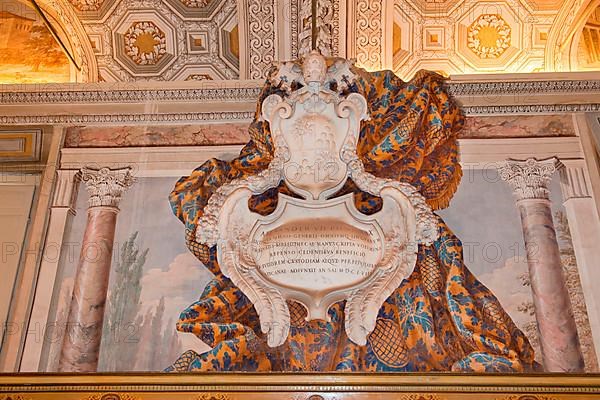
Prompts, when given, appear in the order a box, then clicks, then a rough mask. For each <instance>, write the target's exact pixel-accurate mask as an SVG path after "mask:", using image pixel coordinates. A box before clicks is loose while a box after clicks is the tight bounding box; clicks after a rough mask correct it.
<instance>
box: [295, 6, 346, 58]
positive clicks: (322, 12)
mask: <svg viewBox="0 0 600 400" xmlns="http://www.w3.org/2000/svg"><path fill="white" fill-rule="evenodd" d="M298 1H299V5H300V6H299V8H298V9H297V12H298V15H297V16H295V17H294V19H295V21H296V23H297V26H298V40H297V42H296V46H297V47H296V49H294V48H293V47H292V54H293V55H294V57H300V56H304V55H306V54H308V53H309V52H310V50H311V44H312V43H311V41H312V40H311V33H312V32H311V31H312V24H311V17H312V7H311V0H298ZM339 11H340V4H339V0H323V1H320V2H319V4H318V14H317V31H318V37H317V47H318V49H319V51H320V52H321V54H323V55H325V56H337V55H338V54H339V36H340V15H339ZM292 43H294V42H292ZM294 50H295V51H294Z"/></svg>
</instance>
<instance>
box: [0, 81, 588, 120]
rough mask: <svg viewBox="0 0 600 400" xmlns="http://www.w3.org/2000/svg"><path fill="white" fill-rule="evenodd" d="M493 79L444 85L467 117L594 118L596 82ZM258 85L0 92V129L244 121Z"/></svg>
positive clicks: (225, 83) (65, 87) (43, 88)
mask: <svg viewBox="0 0 600 400" xmlns="http://www.w3.org/2000/svg"><path fill="white" fill-rule="evenodd" d="M528 77H529V78H530V79H527V78H528ZM534 77H536V78H537V80H534V79H533V78H534ZM477 78H479V79H477ZM500 78H502V77H501V76H497V75H496V76H483V77H477V76H470V77H459V78H454V79H450V80H449V81H448V82H447V83H446V85H447V87H448V90H449V92H450V93H452V94H453V95H454V96H455V97H456V99H457V100H458V101H459V102H460V103H461V104H462V106H463V109H464V111H465V113H466V114H467V115H478V116H479V115H516V114H528V115H529V114H555V113H582V112H597V111H600V79H585V78H588V74H580V73H573V74H564V75H562V76H560V77H558V76H557V77H554V76H551V77H547V79H543V80H542V79H539V77H538V76H537V75H535V74H531V75H529V74H525V75H520V76H518V77H515V76H514V75H511V76H509V77H507V79H506V80H499V79H500ZM559 78H560V79H559ZM262 84H263V83H262V81H257V80H245V81H222V82H217V81H215V82H211V83H210V84H200V85H198V84H193V83H191V84H190V83H189V82H188V83H185V84H182V83H178V82H174V83H162V84H160V85H159V84H157V83H156V82H150V83H136V84H131V83H129V84H114V83H112V84H104V83H102V84H92V85H74V84H68V85H43V86H40V85H31V86H28V85H6V86H0V124H3V125H14V124H29V125H31V124H88V125H94V124H138V123H146V124H161V123H193V122H205V121H207V122H232V121H237V122H241V121H250V120H251V119H252V117H253V116H254V111H255V110H256V99H257V98H258V96H259V94H260V90H261V87H262Z"/></svg>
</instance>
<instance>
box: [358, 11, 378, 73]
mask: <svg viewBox="0 0 600 400" xmlns="http://www.w3.org/2000/svg"><path fill="white" fill-rule="evenodd" d="M384 20H385V15H384V5H383V1H382V0H358V1H357V2H356V6H355V29H356V33H355V34H356V38H355V49H354V51H355V52H356V59H357V62H358V64H359V65H362V66H364V67H365V68H367V69H369V70H378V69H381V68H382V67H383V66H384V65H383V64H384V63H383V59H382V54H383V35H384V26H383V24H384Z"/></svg>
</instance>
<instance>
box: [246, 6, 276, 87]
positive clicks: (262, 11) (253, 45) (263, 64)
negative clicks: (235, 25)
mask: <svg viewBox="0 0 600 400" xmlns="http://www.w3.org/2000/svg"><path fill="white" fill-rule="evenodd" d="M247 7H248V11H247V15H246V17H247V18H248V51H249V52H250V54H249V57H248V60H249V65H248V67H249V75H250V79H263V78H264V77H265V76H266V74H267V72H268V71H269V69H270V68H271V65H272V64H273V62H274V61H275V41H276V39H275V2H274V0H248V4H247Z"/></svg>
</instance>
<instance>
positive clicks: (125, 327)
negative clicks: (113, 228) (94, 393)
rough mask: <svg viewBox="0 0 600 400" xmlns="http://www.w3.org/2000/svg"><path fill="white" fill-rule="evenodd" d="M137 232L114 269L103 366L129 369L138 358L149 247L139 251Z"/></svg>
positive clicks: (107, 368)
mask: <svg viewBox="0 0 600 400" xmlns="http://www.w3.org/2000/svg"><path fill="white" fill-rule="evenodd" d="M137 237H138V232H135V233H133V234H132V235H131V236H130V237H129V239H127V241H125V243H123V245H122V246H121V253H120V257H119V259H118V260H117V261H116V266H115V269H114V271H113V273H114V274H115V279H114V283H113V286H112V287H111V290H110V295H109V297H108V304H107V307H106V315H105V317H104V330H103V334H102V351H101V355H100V367H101V368H100V369H101V370H104V371H127V370H131V369H132V365H131V363H132V362H133V360H135V359H136V356H137V350H138V343H139V341H140V336H141V332H140V329H141V327H140V324H139V323H138V322H140V321H139V319H138V318H137V317H138V314H139V312H140V306H141V305H140V294H141V292H142V287H141V284H140V281H141V279H142V273H143V271H142V270H143V266H144V263H145V262H146V257H147V255H148V251H149V250H150V249H145V250H144V251H142V252H140V251H139V249H138V246H137V245H136V240H137Z"/></svg>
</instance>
